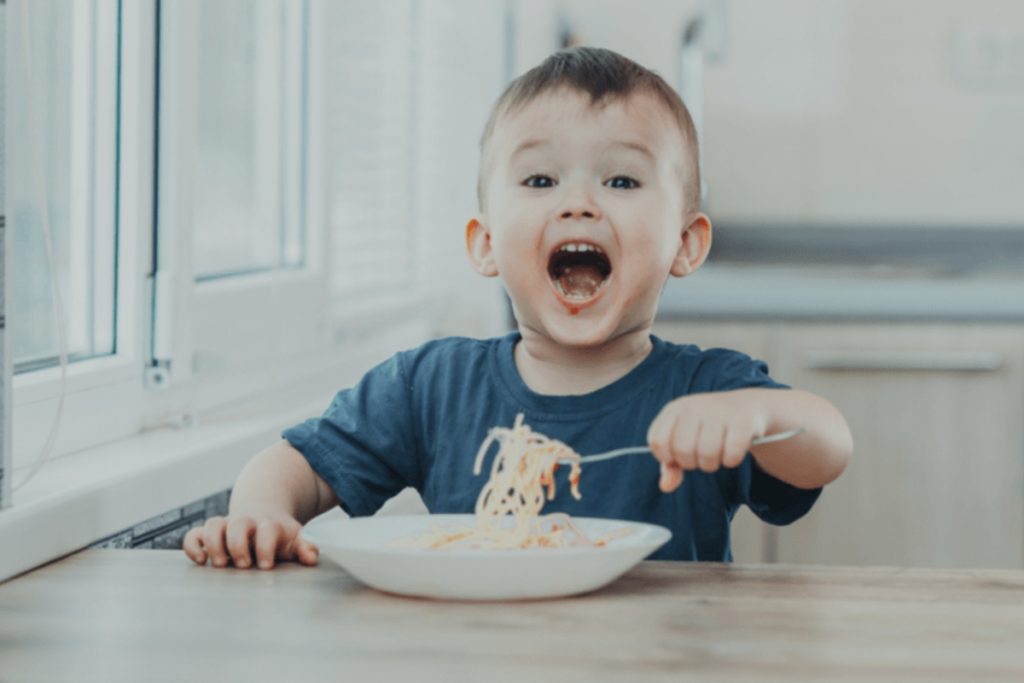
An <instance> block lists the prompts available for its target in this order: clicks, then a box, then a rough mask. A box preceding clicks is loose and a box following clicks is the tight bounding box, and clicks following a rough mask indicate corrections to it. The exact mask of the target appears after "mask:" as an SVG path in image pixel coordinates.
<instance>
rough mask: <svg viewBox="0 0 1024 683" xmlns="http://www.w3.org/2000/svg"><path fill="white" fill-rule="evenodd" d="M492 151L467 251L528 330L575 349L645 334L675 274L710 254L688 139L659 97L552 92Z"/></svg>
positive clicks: (497, 137)
mask: <svg viewBox="0 0 1024 683" xmlns="http://www.w3.org/2000/svg"><path fill="white" fill-rule="evenodd" d="M488 151H489V153H488V154H487V157H486V158H485V159H484V160H483V164H484V171H483V172H484V174H485V178H486V181H485V184H484V187H483V189H484V197H485V203H486V204H485V207H484V213H483V214H481V215H480V216H479V217H478V218H477V219H474V220H472V221H470V224H469V226H468V227H467V248H468V249H469V252H470V258H471V260H472V261H473V263H474V266H475V267H476V268H477V270H478V271H479V272H481V273H482V274H484V275H500V276H501V278H502V280H503V282H504V284H505V288H506V289H507V291H508V294H509V297H510V298H511V300H512V306H513V309H514V312H515V316H516V320H517V321H518V322H519V325H520V327H521V328H523V327H525V328H528V329H530V330H531V331H533V332H534V333H537V334H540V335H542V336H543V337H545V338H549V339H551V340H553V341H555V342H556V343H558V344H561V345H565V346H577V347H585V346H595V345H599V344H602V343H604V342H606V341H608V340H610V339H613V338H615V337H618V336H620V335H623V334H626V333H628V332H631V331H635V330H637V329H645V328H646V327H648V326H649V325H650V323H651V321H652V320H653V317H654V313H655V310H656V308H657V302H658V297H659V296H660V293H661V289H662V287H663V285H664V283H665V280H666V279H667V278H668V276H669V274H670V273H672V274H675V275H677V276H683V275H686V274H688V273H689V272H692V270H693V269H694V268H696V267H697V266H698V265H699V264H700V262H701V261H703V258H704V256H705V255H706V252H707V247H708V246H709V244H710V224H709V223H708V222H707V218H706V217H704V216H703V214H699V213H697V209H698V207H690V206H685V202H684V191H683V189H684V185H683V181H684V178H683V177H682V174H683V172H684V171H683V169H684V168H686V167H687V165H686V164H685V163H684V161H685V160H686V159H685V156H684V155H685V154H686V153H687V152H686V148H685V147H684V142H683V138H682V134H681V132H680V130H679V128H678V126H677V124H676V123H675V121H674V120H673V119H672V117H671V115H670V114H669V112H668V111H666V108H665V106H664V105H663V104H662V103H661V102H660V101H659V100H658V99H656V97H655V96H653V95H649V94H634V95H631V96H630V97H629V98H626V99H621V100H615V101H611V102H609V103H607V104H604V105H599V106H593V105H592V104H591V103H590V100H589V97H588V96H586V95H583V94H580V93H577V92H573V91H570V90H566V89H562V90H557V91H553V92H550V93H546V94H544V95H542V96H540V97H539V98H537V99H535V100H533V101H532V102H530V103H528V104H527V105H526V106H524V107H523V108H521V109H518V110H516V111H514V112H512V113H511V114H506V115H505V116H503V117H502V118H501V119H500V120H499V123H498V125H497V126H496V127H495V130H494V134H493V136H492V138H491V140H490V144H489V146H488ZM688 233H689V234H688Z"/></svg>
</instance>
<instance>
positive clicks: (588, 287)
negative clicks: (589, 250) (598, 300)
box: [558, 265, 604, 299]
mask: <svg viewBox="0 0 1024 683" xmlns="http://www.w3.org/2000/svg"><path fill="white" fill-rule="evenodd" d="M603 281H604V277H603V276H602V274H601V270H600V269H599V268H598V267H597V266H588V265H573V266H566V267H565V268H563V269H562V274H561V275H560V276H559V277H558V283H559V284H560V285H561V286H562V292H563V293H564V294H565V295H566V296H569V297H573V298H577V299H589V298H590V297H592V296H594V294H596V293H597V288H598V287H600V286H601V283H602V282H603Z"/></svg>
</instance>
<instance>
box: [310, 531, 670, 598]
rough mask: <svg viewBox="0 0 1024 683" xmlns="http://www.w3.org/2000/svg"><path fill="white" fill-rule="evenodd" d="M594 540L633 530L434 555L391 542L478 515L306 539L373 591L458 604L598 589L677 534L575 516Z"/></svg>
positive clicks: (313, 533)
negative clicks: (551, 544) (568, 542)
mask: <svg viewBox="0 0 1024 683" xmlns="http://www.w3.org/2000/svg"><path fill="white" fill-rule="evenodd" d="M573 522H574V523H575V524H576V526H578V527H579V528H580V530H582V531H583V532H584V533H585V534H586V535H587V536H589V537H590V538H597V537H599V536H601V535H603V534H606V533H608V532H610V531H614V530H615V529H619V528H621V527H623V526H628V527H631V528H632V529H633V531H632V533H630V534H627V535H625V536H622V537H621V538H617V539H615V540H612V541H610V542H609V543H608V544H607V545H606V546H604V547H602V548H586V547H575V548H528V549H525V550H523V549H517V550H472V549H458V550H445V549H441V550H429V549H423V548H406V547H401V546H396V545H394V541H396V540H398V539H403V538H408V537H409V536H412V535H415V534H417V533H420V532H424V531H428V530H430V529H431V528H433V527H434V526H444V527H448V526H452V527H456V528H466V527H469V526H472V525H474V524H475V523H476V518H475V517H474V516H473V515H413V516H399V515H395V516H381V517H360V518H358V519H340V520H339V519H321V520H314V521H313V522H310V523H309V524H307V525H306V527H305V528H304V529H303V530H302V536H303V538H305V539H307V540H309V541H311V542H313V543H314V544H316V545H317V546H318V547H319V548H320V553H321V555H323V556H326V557H327V558H329V559H331V560H333V561H334V562H336V563H338V564H339V565H341V567H342V568H344V569H345V570H346V571H348V572H349V573H350V574H352V576H354V577H355V578H357V579H358V580H360V581H362V582H363V583H365V584H366V585H368V586H371V587H373V588H376V589H378V590H381V591H385V592H388V593H398V594H401V595H413V596H418V597H427V598H443V599H454V600H525V599H535V598H552V597H557V596H563V595H574V594H577V593H586V592H587V591H592V590H596V589H598V588H600V587H602V586H604V585H606V584H608V583H610V582H611V581H613V580H615V579H616V578H618V577H619V576H621V575H622V574H623V573H625V572H626V571H628V570H629V569H630V568H632V567H633V566H634V565H635V564H637V563H638V562H640V561H641V560H642V559H644V558H645V557H647V556H648V555H650V554H651V553H653V552H654V551H655V550H657V549H658V548H660V547H661V546H662V545H664V544H665V543H666V542H667V541H668V540H669V539H670V538H672V532H670V531H669V530H668V529H666V528H664V527H660V526H655V525H653V524H643V523H640V522H624V521H618V520H611V519H590V518H586V517H583V518H579V517H573Z"/></svg>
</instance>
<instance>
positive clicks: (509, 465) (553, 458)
mask: <svg viewBox="0 0 1024 683" xmlns="http://www.w3.org/2000/svg"><path fill="white" fill-rule="evenodd" d="M495 442H497V444H498V453H497V454H496V455H495V457H494V461H493V463H492V464H491V475H490V478H489V479H488V481H487V483H486V484H485V485H484V487H483V490H481V491H480V495H479V497H477V500H476V509H475V513H476V526H475V527H471V528H468V529H443V528H435V529H433V530H432V531H430V532H427V533H426V534H422V535H420V536H418V537H417V538H416V539H410V541H413V542H414V543H415V544H416V545H422V546H423V547H426V548H457V547H469V548H479V549H513V548H551V547H565V546H591V547H593V546H603V545H605V544H606V543H607V542H608V541H609V540H611V539H612V538H615V537H618V536H620V535H622V534H623V533H629V529H624V530H623V529H620V530H619V531H617V532H613V533H612V534H608V535H605V536H603V537H601V538H600V539H597V540H591V539H590V538H588V537H587V536H586V534H584V533H583V532H582V531H581V530H580V529H579V528H578V527H577V526H576V525H575V524H573V522H572V520H571V519H570V518H569V515H567V514H565V513H560V512H559V513H554V514H550V515H545V516H543V517H542V516H540V511H541V509H542V508H543V507H544V502H545V500H553V499H554V497H555V471H556V470H557V469H558V466H559V464H560V463H561V462H565V461H568V462H569V468H570V469H569V483H570V485H571V489H570V490H571V493H572V496H573V497H574V498H576V499H577V500H579V499H580V497H581V496H580V492H579V480H580V455H579V454H578V453H577V452H576V451H574V450H573V449H572V448H570V447H569V446H567V445H566V444H564V443H562V442H561V441H558V440H557V439H551V438H548V437H547V436H544V435H543V434H539V433H537V432H534V431H533V430H531V429H530V428H529V427H528V426H527V425H525V424H524V423H523V414H522V413H519V414H518V415H516V419H515V423H514V424H513V425H512V427H493V428H491V430H490V431H489V432H488V434H487V438H485V439H484V441H483V443H482V444H480V449H479V450H478V451H477V454H476V459H475V461H474V463H473V474H476V475H479V474H480V473H481V471H482V470H483V463H484V459H485V458H486V456H487V452H488V451H489V450H490V448H491V446H492V445H493V444H494V443H495Z"/></svg>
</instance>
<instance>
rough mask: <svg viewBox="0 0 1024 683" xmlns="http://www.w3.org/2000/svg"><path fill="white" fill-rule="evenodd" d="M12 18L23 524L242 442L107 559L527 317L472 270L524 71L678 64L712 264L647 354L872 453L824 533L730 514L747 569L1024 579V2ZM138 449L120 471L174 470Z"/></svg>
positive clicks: (268, 2)
mask: <svg viewBox="0 0 1024 683" xmlns="http://www.w3.org/2000/svg"><path fill="white" fill-rule="evenodd" d="M0 12H2V15H0V16H2V21H3V22H4V23H5V30H4V31H3V35H4V37H5V40H6V45H5V50H4V51H3V52H4V53H5V55H6V57H5V62H4V68H3V70H2V73H3V79H4V81H5V91H6V98H5V99H6V105H5V107H4V109H3V110H0V111H2V115H3V117H4V119H5V122H4V123H5V131H6V145H5V147H6V148H5V162H6V178H5V186H6V187H5V190H6V198H5V201H4V203H3V204H2V205H0V206H3V209H4V213H5V214H6V221H7V226H8V227H9V228H11V229H10V230H9V231H7V233H8V234H7V235H6V237H5V247H6V253H7V269H6V270H7V272H6V274H5V275H6V282H7V304H6V310H7V312H8V315H7V320H8V322H9V325H8V329H7V332H6V338H5V343H6V348H5V356H6V358H5V360H6V362H7V363H8V365H9V366H10V367H11V371H12V372H13V394H12V395H11V396H10V397H9V398H8V399H7V401H6V405H7V406H8V407H10V409H9V410H7V411H5V412H6V413H7V415H6V417H7V419H8V420H12V422H11V426H10V427H9V429H8V430H7V432H6V433H7V434H8V440H9V443H8V447H7V449H6V454H5V455H6V460H7V468H6V470H5V471H6V472H7V473H8V476H7V477H6V478H3V480H2V481H3V487H2V488H3V490H4V491H5V492H6V496H5V497H4V498H5V503H6V505H12V504H13V505H15V506H17V505H19V504H22V503H21V501H20V500H19V498H18V496H19V495H21V496H24V499H23V500H25V501H26V502H25V503H24V504H26V505H27V504H28V502H27V501H30V500H31V499H32V496H33V495H38V496H42V495H44V494H45V495H51V494H53V492H54V491H58V490H59V491H68V490H71V489H72V488H73V487H72V486H71V485H70V484H64V485H62V484H60V483H59V482H57V483H53V481H55V480H53V479H52V478H53V477H56V476H57V475H56V474H53V473H54V472H57V471H59V470H60V465H59V463H61V462H63V463H64V466H65V467H68V468H70V467H72V466H73V465H72V464H71V463H85V462H91V463H94V464H95V463H101V462H102V458H103V457H105V456H104V453H106V452H113V451H114V450H116V449H117V446H116V444H128V443H130V440H131V439H133V438H139V436H140V435H154V434H159V433H162V432H167V431H168V430H169V431H171V432H175V433H177V434H180V433H181V432H187V433H190V434H192V435H193V436H191V437H188V438H191V439H193V441H191V442H190V444H191V445H190V447H191V448H198V446H196V444H197V443H200V442H202V440H203V439H204V438H213V437H210V436H209V434H210V432H204V430H208V429H211V428H212V427H211V425H218V424H219V425H222V426H223V425H228V424H231V425H235V426H236V427H237V428H238V430H239V431H238V434H239V435H244V438H243V436H238V437H237V439H236V441H233V442H231V443H233V444H234V446H232V447H230V448H229V447H225V446H224V445H223V442H221V445H220V446H219V447H218V448H216V449H212V450H215V451H216V452H217V454H218V455H212V454H211V455H210V456H209V458H211V459H212V458H221V459H222V463H223V464H222V465H220V466H219V467H220V469H217V468H209V467H208V468H206V469H204V470H202V471H204V472H218V473H219V474H206V475H203V476H199V475H195V476H193V475H191V474H190V475H189V476H188V477H186V476H185V475H184V474H183V475H181V476H180V477H179V478H178V479H175V478H174V476H171V477H170V478H166V477H165V478H164V479H163V480H162V482H163V483H162V485H161V487H160V490H159V491H158V492H156V493H154V494H153V495H150V496H148V500H146V501H144V502H143V501H136V502H135V503H133V505H127V506H125V508H124V509H125V510H131V512H124V513H123V515H122V516H120V517H116V516H115V517H110V518H104V521H102V523H101V522H96V523H95V524H93V525H91V526H88V531H85V530H83V531H82V532H81V534H79V535H80V536H81V538H82V539H83V542H93V541H95V540H96V539H97V538H99V537H100V536H105V535H108V534H111V533H113V532H114V531H116V530H117V528H118V525H120V526H124V527H127V526H129V523H130V522H133V521H134V519H143V518H145V517H148V516H150V515H156V514H157V513H159V512H161V511H163V510H166V509H171V508H175V506H176V505H177V504H178V503H180V504H181V505H182V506H184V505H185V504H186V503H188V502H190V501H194V500H197V499H201V498H202V497H203V496H206V495H210V494H214V493H216V492H218V491H222V490H223V489H225V488H226V486H228V485H230V482H231V481H233V476H234V474H236V473H237V470H238V467H239V466H240V463H242V462H244V460H245V458H246V457H248V456H251V454H252V453H253V452H254V450H253V444H254V443H258V441H259V440H258V438H257V437H259V438H263V439H264V441H265V440H266V438H272V435H273V434H275V433H276V431H275V430H276V429H278V428H279V426H280V424H287V422H288V420H291V419H293V418H295V417H298V416H299V415H311V414H315V413H318V412H320V410H322V408H323V406H325V405H326V402H325V401H326V400H327V399H329V396H330V393H331V392H332V391H333V390H335V389H337V388H338V387H340V386H344V385H345V383H350V382H351V381H353V380H354V379H356V378H358V376H359V374H361V371H362V370H365V369H366V368H367V367H368V363H369V362H372V361H373V360H375V359H379V358H383V357H384V356H386V355H388V354H390V353H392V352H393V351H395V350H397V349H399V348H404V347H408V346H411V345H414V344H417V343H420V342H421V341H423V340H425V339H428V338H431V337H434V336H441V335H449V334H460V335H469V336H489V335H495V334H501V333H503V332H505V331H507V330H509V329H511V325H512V321H511V319H510V315H509V311H508V308H507V305H506V302H505V298H504V295H503V293H502V291H501V289H500V284H499V283H497V282H496V281H492V280H483V279H482V278H480V277H479V276H477V275H475V274H474V273H473V272H472V271H471V270H470V268H469V266H468V264H467V263H466V260H465V256H464V250H463V239H462V236H463V229H464V226H465V223H466V221H467V220H468V218H469V217H471V216H472V215H473V213H474V212H475V211H476V208H477V207H476V198H475V183H476V173H477V162H478V149H477V145H478V140H479V136H480V134H481V132H482V129H483V124H484V121H485V119H486V118H487V115H488V113H489V109H490V107H491V105H492V103H493V102H494V100H495V98H496V97H497V96H498V94H499V93H500V92H501V90H502V89H503V88H504V86H505V84H506V83H507V82H508V81H509V80H510V79H511V78H513V77H515V76H517V75H519V74H520V73H522V72H523V71H525V70H526V69H528V68H530V67H532V66H533V65H535V64H537V63H538V62H539V61H541V60H542V59H543V58H544V57H545V56H547V55H548V54H549V53H551V52H552V51H554V50H557V49H559V48H560V47H563V46H566V45H575V44H587V45H599V46H603V47H608V48H611V49H613V50H617V51H619V52H622V53H623V54H625V55H627V56H629V57H631V58H632V59H634V60H636V61H638V62H640V63H642V64H644V65H645V66H648V67H650V68H652V69H654V70H655V71H657V72H658V73H660V74H661V75H662V76H663V77H664V78H665V79H666V80H667V81H668V82H669V83H670V84H672V85H673V86H674V87H676V88H677V89H678V90H679V92H680V93H681V94H682V96H683V98H684V100H685V101H686V102H687V104H688V106H689V107H690V109H691V112H692V113H693V115H694V118H695V120H696V122H697V125H698V129H699V134H700V138H701V146H702V167H703V172H704V181H705V184H704V187H703V197H704V207H705V210H706V211H707V212H708V213H709V215H710V216H711V218H712V221H713V224H714V226H715V241H714V247H713V250H712V257H711V260H710V262H709V263H708V264H707V265H706V266H705V267H704V268H703V269H702V270H701V271H700V272H698V273H697V274H695V275H694V276H693V277H690V278H687V279H685V280H681V281H673V282H671V283H669V285H668V286H667V287H666V290H665V293H664V296H663V299H662V305H661V309H660V313H659V320H658V323H657V329H656V333H657V334H659V335H662V336H664V337H666V338H670V339H672V340H673V341H677V342H681V343H682V342H685V343H695V344H699V345H701V346H727V347H731V348H737V349H740V350H742V351H745V352H747V353H749V354H750V355H752V356H756V357H759V358H763V359H765V360H766V361H767V362H768V363H769V366H770V368H771V370H772V373H773V375H774V376H776V377H777V378H778V379H780V380H781V381H783V382H786V383H789V384H792V385H794V386H800V387H802V388H806V389H809V390H811V391H815V392H816V393H819V394H821V395H823V396H825V397H827V398H829V399H830V400H832V401H833V402H835V403H836V404H837V405H838V406H839V407H840V409H842V410H843V412H844V413H845V414H846V415H847V418H848V420H849V421H850V423H851V426H852V428H853V430H854V437H855V441H856V446H857V450H856V453H855V458H854V462H853V464H852V465H851V467H850V469H849V470H848V471H847V473H846V474H845V475H844V476H843V478H842V479H841V480H839V481H838V482H837V483H836V484H835V485H834V486H832V487H830V489H829V490H828V491H827V492H826V494H825V495H824V496H823V497H822V499H821V501H820V503H819V504H818V506H817V507H816V508H815V510H814V511H813V512H812V514H811V515H809V516H808V517H807V518H805V519H804V520H801V521H800V522H798V523H796V524H795V525H793V526H792V527H790V528H784V529H774V528H767V527H764V526H762V525H761V524H760V523H758V522H756V521H755V520H754V519H753V518H752V517H751V516H749V515H746V514H744V515H741V516H739V517H738V518H737V521H736V523H735V524H734V535H735V538H734V548H735V550H736V554H737V557H738V559H740V560H741V561H785V562H814V563H847V564H850V563H853V564H891V565H924V566H994V567H1021V566H1024V427H1022V424H1024V135H1022V133H1021V130H1020V126H1021V121H1024V4H1021V3H1020V2H1015V1H1014V0H975V1H974V2H969V3H968V2H963V1H962V0H770V1H763V0H703V1H702V0H675V1H671V2H670V1H668V0H643V1H638V2H632V3H621V2H611V1H607V0H492V1H489V2H478V1H471V0H387V1H385V2H378V3H366V2H348V1H343V0H337V1H334V2H328V1H326V0H204V1H202V2H200V1H198V0H182V1H180V2H167V1H165V2H157V1H153V2H145V1H141V0H140V1H139V2H127V1H122V2H118V0H32V1H31V2H28V0H13V1H9V2H7V3H6V5H5V6H3V7H2V9H0ZM58 320H62V321H63V325H58ZM62 353H63V355H64V356H66V361H67V362H66V364H65V365H66V367H65V368H64V371H63V372H62V368H61V365H62V363H61V356H62ZM5 384H6V383H5ZM314 406H319V407H318V408H315V409H314V408H313V407H314ZM260 411H263V412H260ZM289 411H291V412H289ZM261 415H262V416H263V417H260V418H259V419H257V420H256V422H258V427H257V426H253V425H251V424H249V423H246V422H245V419H247V418H252V417H253V416H261ZM55 416H56V418H55ZM267 416H270V417H267ZM278 423H280V424H278ZM247 425H248V426H247ZM250 427H251V429H250ZM246 430H248V431H246ZM261 430H262V431H261ZM204 433H205V434H206V435H207V436H206V437H204V436H203V434H204ZM218 434H219V436H218V437H217V438H221V439H223V438H226V437H224V436H223V433H218ZM154 438H155V437H154ZM246 439H248V440H246ZM48 440H49V441H52V443H51V444H48V443H47V442H48ZM147 443H148V444H149V445H148V446H147V447H146V448H145V449H142V450H141V451H140V450H139V449H138V448H129V447H128V446H124V448H125V449H127V450H128V451H131V453H132V454H131V455H125V456H123V457H124V460H123V461H118V462H119V463H120V466H122V467H125V466H126V467H129V468H131V469H132V471H137V472H140V473H142V472H144V471H145V469H146V467H147V462H150V461H151V460H152V457H155V456H151V455H148V454H149V453H151V452H157V451H159V452H161V453H164V452H166V453H171V452H172V451H173V450H174V446H173V439H170V440H168V441H166V442H159V441H150V442H147ZM112 444H114V445H112ZM178 448H180V445H179V446H178ZM126 452H127V451H126ZM41 457H45V458H46V459H48V460H50V461H51V462H50V463H49V464H48V465H47V466H46V467H44V468H43V469H42V472H43V474H40V476H39V477H38V478H36V479H33V481H32V482H31V483H30V484H27V485H26V486H25V488H24V489H22V490H21V491H12V489H14V488H20V487H17V485H16V484H15V485H14V486H12V480H14V481H15V482H16V481H17V478H18V475H19V473H28V472H29V471H33V470H34V468H33V465H34V464H35V463H36V462H38V461H39V460H40V458H41ZM161 457H163V456H161ZM167 457H171V456H170V455H168V456H167ZM125 462H128V463H130V464H129V465H124V463H125ZM77 466H78V467H82V468H83V469H87V470H88V471H90V472H94V471H97V472H98V474H90V475H89V476H95V477H102V475H103V472H104V471H106V472H107V473H108V474H109V468H110V467H112V466H111V465H105V464H102V465H96V466H95V467H85V466H83V465H77ZM182 467H184V466H182ZM47 471H49V472H50V475H49V476H50V477H51V481H50V483H47V476H46V474H45V473H46V472H47ZM76 471H78V470H76ZM122 471H123V470H122ZM176 471H177V470H176ZM181 471H182V472H184V471H185V470H181ZM198 471H199V470H196V472H198ZM12 473H13V475H14V477H12V476H11V474H12ZM139 476H143V475H142V474H140V475H139ZM197 477H198V479H199V480H197V479H196V478H197ZM186 479H188V483H186V482H185V480H186ZM174 482H179V483H174ZM62 486H63V488H62ZM33 487H35V490H36V493H35V494H33V493H32V492H33ZM68 495H70V494H68ZM182 509H184V508H182ZM126 515H134V518H129V517H126ZM172 517H173V515H172ZM197 519H198V518H197V517H195V516H193V517H192V518H189V519H186V517H185V516H182V515H181V514H179V515H178V516H177V517H174V520H178V526H177V527H174V528H176V529H178V528H180V527H181V525H182V523H183V522H182V520H185V521H187V522H188V523H197ZM122 522H123V523H122ZM167 528H168V529H170V528H172V526H171V525H169V526H168V527H167ZM175 533H177V532H175ZM90 534H91V536H90Z"/></svg>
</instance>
